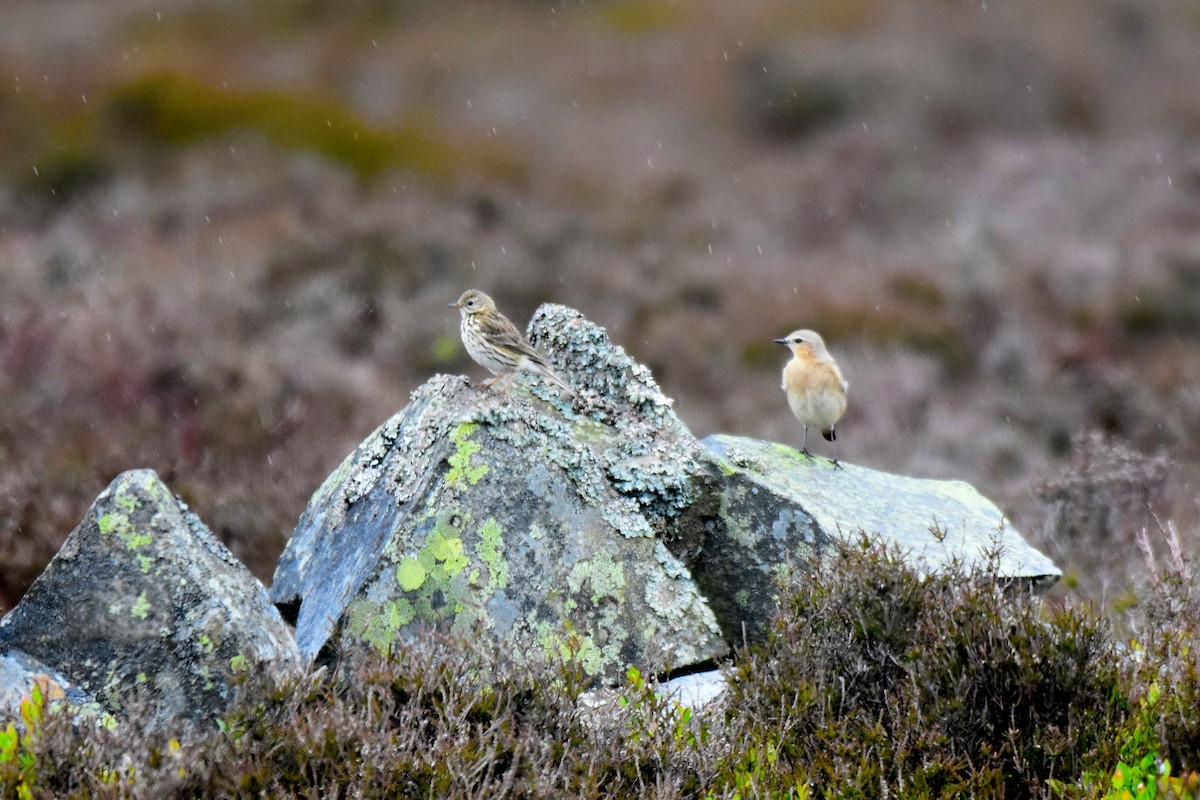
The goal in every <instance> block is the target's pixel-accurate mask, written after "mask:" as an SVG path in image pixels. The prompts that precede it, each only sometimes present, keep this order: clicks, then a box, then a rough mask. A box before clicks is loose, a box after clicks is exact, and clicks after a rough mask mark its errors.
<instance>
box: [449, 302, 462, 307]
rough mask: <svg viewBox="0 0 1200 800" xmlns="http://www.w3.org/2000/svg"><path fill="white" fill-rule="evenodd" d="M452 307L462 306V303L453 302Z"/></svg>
mask: <svg viewBox="0 0 1200 800" xmlns="http://www.w3.org/2000/svg"><path fill="white" fill-rule="evenodd" d="M450 308H462V303H451V304H450Z"/></svg>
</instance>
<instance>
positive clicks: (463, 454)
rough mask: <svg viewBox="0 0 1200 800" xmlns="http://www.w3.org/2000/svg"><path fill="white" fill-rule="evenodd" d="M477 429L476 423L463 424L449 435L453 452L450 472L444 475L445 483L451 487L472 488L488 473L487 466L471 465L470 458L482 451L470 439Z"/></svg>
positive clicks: (480, 446) (477, 444)
mask: <svg viewBox="0 0 1200 800" xmlns="http://www.w3.org/2000/svg"><path fill="white" fill-rule="evenodd" d="M478 427H479V424H478V423H475V422H464V423H462V424H461V425H459V426H458V427H457V428H455V429H454V431H453V432H451V434H450V441H451V442H453V443H454V452H453V453H452V454H451V455H450V459H449V461H450V471H449V472H447V473H446V482H447V483H448V484H450V485H451V486H464V485H468V486H474V485H475V484H477V483H479V480H480V479H481V478H482V477H483V476H484V475H486V474H487V473H488V465H487V464H482V463H480V464H474V463H472V457H473V456H475V454H477V453H478V452H479V451H480V450H481V449H483V446H482V445H481V444H479V442H476V441H474V440H473V439H471V438H470V436H471V434H472V433H474V432H475V429H476V428H478Z"/></svg>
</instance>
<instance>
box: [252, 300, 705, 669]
mask: <svg viewBox="0 0 1200 800" xmlns="http://www.w3.org/2000/svg"><path fill="white" fill-rule="evenodd" d="M530 337H531V339H532V340H533V341H534V342H535V343H536V344H537V345H538V346H539V347H540V348H541V349H542V351H543V352H544V353H546V354H547V356H548V357H549V359H550V361H551V362H552V364H553V366H554V369H555V370H556V371H557V372H558V373H559V374H560V375H562V376H563V377H564V378H566V379H567V380H568V381H570V382H571V383H572V384H573V386H574V387H576V391H577V392H578V394H579V399H578V400H577V401H575V405H574V407H572V405H571V403H570V402H569V401H568V400H567V399H565V398H563V397H562V396H561V395H560V394H559V393H558V391H557V390H556V389H555V388H554V387H552V386H550V385H547V384H545V383H543V382H539V381H537V380H536V379H530V378H528V377H525V376H522V377H520V378H518V379H516V380H515V381H514V382H513V386H512V388H511V390H510V391H509V392H508V393H507V394H506V393H503V392H501V391H497V390H495V389H483V388H476V387H473V386H472V385H471V384H470V383H469V382H468V381H467V380H466V379H464V378H461V377H448V376H436V377H434V378H432V379H431V380H430V381H428V382H427V383H426V384H425V385H424V386H422V387H420V388H419V389H418V390H417V391H416V392H414V394H413V396H412V399H411V402H410V403H409V405H408V406H407V407H406V408H405V409H403V410H402V411H401V412H400V413H398V414H397V415H395V416H394V417H392V418H391V419H390V420H388V421H387V422H385V423H384V424H383V425H382V426H380V428H379V429H378V430H376V431H375V432H374V433H373V434H372V435H371V436H370V437H368V438H367V439H366V441H364V442H363V443H362V444H361V445H360V446H359V448H358V449H357V450H356V451H355V452H354V453H352V454H351V455H350V457H348V458H347V459H346V461H345V462H344V463H343V464H342V465H341V466H340V467H339V468H338V469H337V470H336V471H335V472H334V473H333V474H332V475H331V476H330V477H329V478H328V479H327V480H326V481H325V483H324V485H322V487H321V488H320V489H319V490H318V491H317V492H316V494H315V495H314V496H313V498H312V500H311V501H310V503H309V505H308V507H307V508H306V509H305V511H304V513H303V515H302V516H301V519H300V522H299V524H298V526H297V528H296V531H295V534H294V535H293V538H292V540H291V542H290V543H289V544H288V547H287V549H286V551H285V552H284V554H283V556H282V558H281V559H280V563H279V567H278V569H277V570H276V573H275V580H274V583H273V585H272V587H271V596H272V599H274V600H275V601H276V602H277V603H279V604H281V605H283V606H284V607H290V608H291V611H292V612H293V613H294V614H295V620H296V639H297V642H298V644H299V646H300V650H301V653H302V654H303V655H304V656H305V657H307V658H308V659H314V658H316V657H317V655H318V653H319V652H320V650H321V649H322V648H323V647H325V646H326V645H327V644H334V645H336V646H338V647H341V646H344V645H347V644H351V645H352V644H355V643H365V644H368V645H370V646H373V647H375V648H377V649H378V650H380V651H387V650H388V649H390V648H391V647H392V646H393V645H394V644H396V643H399V642H403V641H404V640H405V639H406V637H408V636H409V635H411V634H412V633H414V632H415V631H416V629H417V627H418V626H422V625H436V626H439V627H441V628H443V629H447V630H449V631H451V632H453V633H455V634H459V635H463V636H473V635H489V636H492V637H495V638H497V639H499V640H500V641H502V642H505V643H508V644H510V645H511V646H512V647H514V648H515V649H516V650H518V651H527V650H530V649H533V650H535V651H537V652H540V653H544V654H548V655H551V656H554V655H558V654H563V653H567V652H572V653H574V654H576V655H577V656H578V657H579V658H580V660H581V662H582V664H583V666H584V668H585V669H586V670H587V671H588V672H589V673H590V674H591V675H593V676H596V677H604V678H614V677H617V676H619V675H620V674H621V673H622V672H623V671H624V669H625V668H626V666H627V665H629V664H636V665H638V666H640V667H642V668H644V669H660V668H669V667H678V666H683V665H689V664H693V663H697V662H701V661H704V660H707V659H710V658H714V657H717V656H721V655H723V654H724V653H725V652H726V651H727V648H726V645H725V643H724V642H723V641H722V639H721V635H720V631H719V629H718V627H717V624H716V621H715V619H714V617H713V614H712V612H711V611H710V610H709V608H708V607H707V606H706V605H705V603H704V600H703V598H702V597H701V596H700V595H699V593H698V592H697V589H696V586H695V584H694V583H693V582H692V580H691V578H690V576H689V575H688V572H687V569H686V568H685V567H684V566H683V564H681V563H680V561H679V560H678V559H677V558H676V557H675V556H674V555H672V553H671V552H670V551H669V550H668V549H667V548H666V547H665V546H664V545H663V544H662V542H661V540H660V539H659V537H658V536H656V531H657V530H658V528H660V527H661V525H662V522H663V520H664V519H666V518H669V517H671V516H672V515H678V514H679V513H680V512H681V511H682V510H683V509H685V508H687V507H688V506H689V505H690V504H691V502H692V501H693V500H694V499H695V495H696V486H695V482H694V476H695V475H696V473H697V472H698V471H699V468H700V467H699V463H700V462H699V460H698V459H699V457H700V456H701V455H702V454H703V449H702V448H700V447H699V444H698V443H697V442H696V440H695V439H694V438H693V437H692V436H691V434H690V433H689V432H688V431H687V429H686V428H685V427H684V426H683V424H682V423H680V422H679V420H678V418H677V417H676V416H675V415H674V414H673V413H672V412H671V410H670V402H669V401H668V400H667V399H666V398H665V397H663V395H662V393H661V392H660V391H659V390H658V387H657V386H656V385H655V383H654V380H653V378H652V377H651V376H650V373H649V371H648V370H646V368H645V367H643V366H641V365H639V364H636V363H635V362H634V361H633V360H632V359H630V358H629V356H627V355H626V354H625V352H624V351H623V350H622V349H621V348H620V347H616V346H613V345H612V344H611V343H609V341H608V337H607V335H606V334H605V333H604V331H603V330H602V329H601V328H598V327H597V326H595V325H593V324H592V323H590V322H588V321H587V320H585V319H583V317H582V316H581V315H579V313H578V312H575V311H572V310H570V309H566V308H563V307H562V306H543V307H542V308H541V309H539V311H538V313H537V314H536V315H535V317H534V320H533V322H531V324H530Z"/></svg>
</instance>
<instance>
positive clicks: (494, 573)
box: [475, 517, 508, 591]
mask: <svg viewBox="0 0 1200 800" xmlns="http://www.w3.org/2000/svg"><path fill="white" fill-rule="evenodd" d="M503 534H504V529H503V528H501V527H500V523H499V522H497V521H496V519H495V517H489V518H488V520H487V521H486V522H484V523H483V525H482V526H480V528H479V542H478V543H477V544H476V545H475V554H476V555H478V556H479V558H480V560H482V561H483V563H484V564H486V565H487V568H488V590H489V591H495V590H497V589H503V588H504V587H505V586H507V585H508V562H507V561H505V559H504V538H503Z"/></svg>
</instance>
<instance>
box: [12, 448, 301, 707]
mask: <svg viewBox="0 0 1200 800" xmlns="http://www.w3.org/2000/svg"><path fill="white" fill-rule="evenodd" d="M0 652H3V653H10V654H13V653H17V652H21V653H25V654H28V655H29V656H32V657H33V658H35V659H37V660H38V661H39V662H41V663H42V664H44V665H46V667H47V668H49V669H52V670H54V671H56V672H57V673H59V674H61V675H62V676H64V677H65V679H66V680H68V681H70V682H72V683H74V684H75V685H76V686H78V687H80V688H82V689H84V690H86V691H87V692H88V693H89V694H90V695H92V696H93V697H95V698H96V699H97V701H99V702H100V703H101V704H102V705H104V706H105V707H106V708H107V709H109V710H110V711H112V712H114V713H115V714H117V716H118V717H119V716H120V712H121V709H122V706H123V703H124V702H125V701H126V700H127V699H128V698H130V697H132V696H134V695H135V694H136V695H139V696H140V697H141V698H142V700H144V701H146V702H149V703H150V705H151V707H152V708H153V709H154V710H155V712H156V714H157V718H158V719H159V720H167V719H171V718H187V719H195V720H200V719H205V718H211V717H212V716H213V715H215V714H217V713H219V712H220V711H221V710H223V709H224V708H225V707H226V706H227V703H228V702H229V701H230V700H231V699H232V696H233V694H234V688H233V684H234V683H235V682H236V678H237V676H238V675H239V674H241V673H247V672H250V673H258V672H260V671H263V670H271V671H277V672H279V673H283V672H291V671H295V670H297V669H299V667H300V659H299V656H298V653H297V651H296V645H295V641H294V640H293V639H292V636H291V632H290V631H289V629H288V627H287V625H286V624H285V623H284V622H283V620H282V618H280V616H279V613H278V611H276V609H275V608H274V607H273V606H272V605H271V603H270V602H269V601H268V599H267V596H266V592H265V591H264V590H263V588H262V585H261V584H260V583H259V582H258V581H257V580H256V579H255V578H254V576H252V575H251V574H250V573H249V571H247V570H246V568H245V567H244V566H242V564H241V563H240V562H238V561H237V560H236V559H235V558H234V557H233V556H232V555H231V554H230V553H229V551H228V550H227V549H226V548H225V547H224V545H222V544H221V543H220V542H218V541H217V540H216V538H214V537H213V535H212V534H211V533H210V532H209V530H208V529H207V528H205V527H204V525H203V523H201V522H200V520H199V519H198V518H197V517H196V516H195V515H194V514H192V513H191V512H190V511H188V509H187V506H185V505H184V504H183V503H182V502H181V501H180V500H179V499H178V498H176V497H174V496H173V495H172V494H171V492H170V491H169V490H168V489H167V487H166V486H164V485H163V483H162V482H161V481H160V480H159V479H158V476H157V475H155V473H154V472H152V471H150V470H134V471H130V472H125V473H122V474H121V475H118V476H117V477H116V478H115V479H114V480H113V482H112V483H111V484H109V486H108V488H106V489H105V490H104V491H103V492H101V493H100V495H99V496H98V497H97V498H96V501H95V502H94V503H93V504H92V507H91V508H90V509H89V510H88V512H87V514H86V515H85V516H84V518H83V520H82V521H81V522H80V523H79V525H78V526H77V527H76V528H75V530H74V531H72V532H71V535H70V536H69V537H68V538H67V540H66V542H64V543H63V546H62V548H61V549H60V550H59V552H58V554H57V555H56V556H55V557H54V559H53V560H52V561H51V562H50V564H49V565H48V566H47V567H46V569H45V571H44V572H43V573H42V574H41V576H40V577H38V579H37V580H36V581H35V582H34V584H33V586H31V587H30V589H29V591H28V592H27V593H26V594H25V597H24V598H23V599H22V600H21V602H20V603H19V604H18V605H17V606H16V608H14V609H12V610H11V611H10V612H9V613H8V614H7V615H6V616H5V617H4V619H3V620H0Z"/></svg>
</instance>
